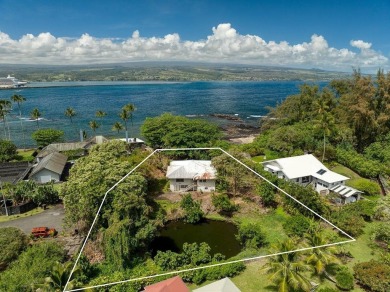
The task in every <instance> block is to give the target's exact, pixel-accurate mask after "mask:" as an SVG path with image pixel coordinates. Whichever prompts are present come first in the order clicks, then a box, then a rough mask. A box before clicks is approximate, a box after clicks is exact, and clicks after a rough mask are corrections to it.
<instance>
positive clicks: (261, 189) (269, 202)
mask: <svg viewBox="0 0 390 292" xmlns="http://www.w3.org/2000/svg"><path fill="white" fill-rule="evenodd" d="M257 192H258V194H259V195H260V197H261V201H262V203H263V205H264V206H266V207H269V206H273V205H275V187H273V186H272V185H271V184H269V183H268V182H266V181H261V182H260V184H258V186H257Z"/></svg>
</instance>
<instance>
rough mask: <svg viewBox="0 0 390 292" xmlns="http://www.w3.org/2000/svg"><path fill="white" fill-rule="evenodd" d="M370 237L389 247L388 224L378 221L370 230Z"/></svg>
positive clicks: (389, 231)
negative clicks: (371, 230)
mask: <svg viewBox="0 0 390 292" xmlns="http://www.w3.org/2000/svg"><path fill="white" fill-rule="evenodd" d="M371 238H372V239H374V240H378V241H381V242H383V243H385V244H386V245H387V246H389V247H390V225H389V224H387V223H380V224H379V225H377V226H376V227H375V229H374V230H373V232H372V236H371Z"/></svg>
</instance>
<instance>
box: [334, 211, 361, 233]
mask: <svg viewBox="0 0 390 292" xmlns="http://www.w3.org/2000/svg"><path fill="white" fill-rule="evenodd" d="M332 219H333V223H335V224H336V225H337V227H339V228H340V229H341V230H343V231H345V232H347V233H349V234H350V235H352V236H359V235H361V234H363V228H364V226H365V222H364V220H363V218H362V217H361V216H359V215H356V214H352V213H350V212H348V210H340V211H336V212H334V213H333V214H332Z"/></svg>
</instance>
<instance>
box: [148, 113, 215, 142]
mask: <svg viewBox="0 0 390 292" xmlns="http://www.w3.org/2000/svg"><path fill="white" fill-rule="evenodd" d="M141 134H142V136H144V137H145V138H146V140H147V142H148V143H149V144H150V145H151V146H152V147H154V148H183V147H207V146H210V145H212V144H213V142H215V141H217V140H218V139H219V138H221V136H222V135H221V131H220V130H219V129H218V127H217V126H215V125H213V124H210V123H209V122H206V121H204V120H191V119H188V118H185V117H181V116H174V115H172V114H169V113H165V114H162V115H161V116H158V117H155V118H147V119H146V120H145V123H144V124H143V125H142V126H141Z"/></svg>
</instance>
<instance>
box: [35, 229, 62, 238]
mask: <svg viewBox="0 0 390 292" xmlns="http://www.w3.org/2000/svg"><path fill="white" fill-rule="evenodd" d="M31 234H32V235H33V236H34V237H48V236H55V235H56V234H57V230H55V229H54V228H50V229H49V228H48V227H35V228H33V229H32V231H31Z"/></svg>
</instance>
